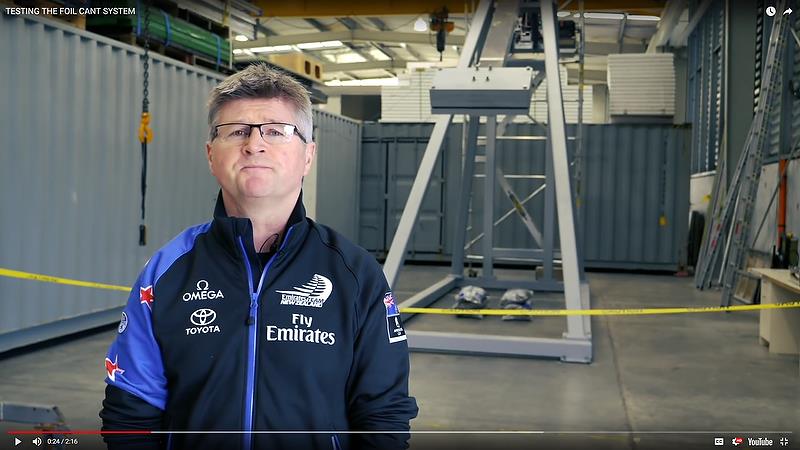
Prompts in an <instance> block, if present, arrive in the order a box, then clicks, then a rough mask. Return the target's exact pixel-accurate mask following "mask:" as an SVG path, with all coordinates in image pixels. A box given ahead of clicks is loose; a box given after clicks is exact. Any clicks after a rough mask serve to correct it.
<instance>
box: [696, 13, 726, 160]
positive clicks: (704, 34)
mask: <svg viewBox="0 0 800 450" xmlns="http://www.w3.org/2000/svg"><path fill="white" fill-rule="evenodd" d="M700 3H701V2H700V1H698V0H695V1H692V2H690V5H689V12H690V15H691V13H692V12H693V11H694V10H696V9H697V8H699V7H700ZM724 45H725V2H724V1H723V0H714V2H713V3H712V4H711V6H710V7H709V8H708V10H707V11H706V13H705V15H704V16H703V18H702V19H701V20H700V23H698V25H697V27H696V28H695V29H694V31H693V32H692V34H691V35H690V36H689V42H688V52H689V71H688V72H689V73H688V75H689V78H688V88H687V89H688V95H687V98H688V102H689V105H688V108H687V113H688V120H689V122H691V123H692V165H691V170H692V173H693V174H695V173H702V172H708V171H711V170H715V169H716V168H717V161H718V158H719V150H720V145H721V143H722V120H723V117H722V112H723V105H722V98H723V96H722V88H723V84H724V79H723V77H724V73H725V72H724V70H725V64H726V63H725V61H724V54H725V49H724Z"/></svg>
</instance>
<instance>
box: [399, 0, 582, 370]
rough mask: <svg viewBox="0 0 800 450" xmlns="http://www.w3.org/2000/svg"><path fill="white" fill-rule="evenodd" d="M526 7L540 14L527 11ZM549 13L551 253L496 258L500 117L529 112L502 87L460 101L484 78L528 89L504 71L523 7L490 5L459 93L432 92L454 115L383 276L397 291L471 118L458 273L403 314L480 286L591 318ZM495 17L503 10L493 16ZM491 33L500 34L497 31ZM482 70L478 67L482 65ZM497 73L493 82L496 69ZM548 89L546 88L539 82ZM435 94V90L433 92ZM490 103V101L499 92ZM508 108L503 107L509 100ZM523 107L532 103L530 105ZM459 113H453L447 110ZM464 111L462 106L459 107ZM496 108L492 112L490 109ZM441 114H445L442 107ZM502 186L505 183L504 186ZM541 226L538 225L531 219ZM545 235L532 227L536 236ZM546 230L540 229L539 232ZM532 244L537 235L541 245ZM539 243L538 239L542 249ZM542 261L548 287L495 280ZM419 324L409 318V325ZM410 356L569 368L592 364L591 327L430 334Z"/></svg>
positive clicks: (419, 180) (433, 145)
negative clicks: (541, 298)
mask: <svg viewBox="0 0 800 450" xmlns="http://www.w3.org/2000/svg"><path fill="white" fill-rule="evenodd" d="M526 6H527V7H530V6H533V5H530V4H526ZM538 7H539V8H540V11H541V19H542V35H543V41H544V55H545V64H544V66H545V70H544V73H545V74H546V76H545V80H544V81H545V82H546V83H547V85H546V86H547V103H548V124H547V128H548V130H547V131H548V132H547V139H548V145H547V164H546V166H547V170H546V182H547V186H548V188H547V190H546V192H545V215H544V221H543V222H544V232H543V233H542V234H541V235H540V236H539V233H533V231H532V233H533V234H536V235H537V236H534V238H535V240H537V241H539V242H541V243H542V249H541V250H538V251H537V250H527V251H526V250H520V249H496V248H494V245H493V243H494V239H493V228H494V223H493V222H494V217H493V211H494V191H495V189H496V182H499V181H500V179H502V178H503V176H502V173H500V174H498V170H497V165H496V158H495V150H496V144H497V128H498V126H497V125H498V124H497V115H498V114H519V113H520V110H521V108H520V107H519V106H518V105H517V103H516V102H515V99H516V100H517V101H518V97H520V96H521V95H520V92H519V91H518V92H516V94H513V93H512V94H511V95H509V90H512V89H515V88H516V89H519V87H517V86H519V84H516V85H514V86H515V87H506V88H502V87H497V88H495V89H496V91H495V92H496V95H494V96H489V97H488V98H487V95H486V94H487V92H486V91H482V90H480V89H476V90H475V91H474V92H471V91H470V90H469V89H464V90H463V91H461V95H458V92H459V91H458V89H461V88H463V87H464V86H469V82H470V81H469V79H470V77H471V78H472V82H473V83H474V82H475V81H476V79H478V78H480V80H483V79H484V77H485V82H486V83H487V86H488V85H489V84H490V79H491V82H492V83H496V79H497V78H501V79H504V80H515V81H516V80H519V78H518V77H517V74H518V72H513V71H519V70H523V71H524V70H526V69H517V68H502V67H503V66H504V63H505V62H506V55H507V54H508V49H509V45H510V41H511V36H512V33H513V29H514V25H515V23H516V18H517V17H518V14H519V9H520V5H519V4H517V2H498V3H497V4H496V5H495V6H494V7H493V6H492V2H490V1H486V0H484V1H482V2H481V4H480V6H479V7H478V9H477V11H476V13H475V16H474V19H473V23H472V26H471V27H470V31H469V34H468V35H467V38H466V41H465V45H464V49H463V51H462V54H461V58H460V60H459V63H458V67H457V69H453V70H452V72H451V73H449V74H448V76H446V77H442V78H445V79H447V80H448V82H447V84H448V86H449V87H450V89H451V92H450V94H451V95H449V96H447V95H445V96H442V94H440V93H439V92H438V91H439V89H440V86H439V85H436V89H437V92H435V93H434V92H433V91H432V95H431V104H432V106H433V110H434V113H441V112H443V113H446V114H447V115H444V116H440V117H439V118H437V120H436V124H435V126H434V129H433V132H432V134H431V138H430V140H429V142H428V146H427V148H426V150H425V155H424V157H423V159H422V162H421V164H420V167H419V171H418V173H417V177H416V179H415V180H414V184H413V186H412V188H411V193H410V195H409V198H408V202H407V203H406V207H405V209H404V211H403V215H402V217H401V219H400V223H399V225H398V228H397V231H396V233H395V236H394V240H393V241H392V245H391V248H390V250H389V254H388V256H387V258H386V262H385V264H384V273H385V274H386V277H387V280H388V281H389V284H390V285H394V283H395V281H396V279H397V275H398V273H399V271H400V268H401V266H402V263H403V259H404V257H405V252H406V247H407V245H408V241H409V238H410V235H411V232H412V229H413V226H414V223H415V222H416V220H417V216H418V215H419V210H420V206H421V204H422V201H423V197H424V195H425V190H426V187H427V185H428V182H429V180H430V178H431V174H432V171H433V168H434V165H435V163H436V159H437V157H438V155H439V151H440V148H441V145H442V141H443V139H444V135H445V132H446V131H447V128H448V126H449V124H450V122H451V120H452V114H454V113H460V114H468V115H469V122H468V125H467V131H466V135H467V139H466V142H465V149H464V161H463V170H462V175H461V189H460V198H459V203H458V208H457V210H456V213H457V218H456V228H455V233H454V240H453V258H452V265H451V273H450V274H449V275H448V276H446V277H445V278H443V279H442V280H440V281H438V282H437V283H434V284H433V285H431V286H430V287H428V288H427V289H424V290H422V291H421V292H419V293H418V294H416V295H414V296H413V297H411V298H410V299H408V300H406V301H405V302H403V303H401V304H400V307H401V308H407V307H427V306H429V305H430V304H432V303H433V302H435V301H436V300H438V299H439V298H441V296H443V295H444V294H446V293H448V292H449V291H451V290H452V289H454V288H457V287H460V286H464V285H467V284H470V285H479V286H481V287H484V288H488V289H505V288H528V289H536V290H541V291H557V292H564V297H565V305H566V307H567V309H570V310H583V309H589V295H590V293H589V285H588V283H587V282H586V281H585V278H584V277H583V269H582V267H581V265H580V262H579V261H580V259H579V255H578V247H577V239H576V230H575V206H574V204H573V199H572V189H571V186H570V184H571V180H572V178H571V176H570V173H569V172H570V171H569V161H568V157H567V138H566V129H565V125H564V105H563V102H562V93H561V82H560V73H559V67H558V43H557V28H558V27H557V22H556V15H555V9H554V5H553V3H552V2H551V1H550V0H544V1H542V2H539V5H538ZM493 8H494V9H493ZM490 24H491V27H490V26H489V25H490ZM474 60H477V62H476V63H475V64H473V61H474ZM493 67H494V68H495V70H494V73H492V68H493ZM527 73H528V75H527V77H528V79H527V85H526V86H525V87H522V90H523V91H524V90H526V89H527V97H528V98H527V100H528V101H527V102H524V103H526V106H525V108H524V109H525V110H527V105H528V104H529V99H530V93H531V91H532V90H533V89H531V86H532V84H533V80H531V76H530V74H531V72H530V70H529V69H528V72H527ZM539 81H541V78H540V77H539ZM434 84H436V83H434ZM490 93H491V92H490ZM504 96H505V98H506V99H507V100H503V98H504ZM522 97H523V99H524V97H525V96H524V95H522ZM448 99H449V100H451V101H452V102H453V103H450V104H447V100H448ZM456 103H457V104H456ZM487 103H490V104H487ZM437 105H438V106H437ZM481 116H485V117H486V139H485V141H486V142H485V155H483V158H482V159H481V161H482V162H483V163H484V167H485V171H484V177H485V178H484V179H485V182H484V201H483V208H484V212H483V219H482V221H483V232H484V237H483V243H482V250H483V255H482V263H483V264H482V276H481V277H479V278H470V279H468V280H467V279H465V278H464V275H463V271H464V257H465V250H464V244H465V240H466V225H467V220H468V214H469V208H468V204H469V196H470V193H471V191H472V180H473V174H474V172H475V163H476V159H477V158H476V148H477V146H478V127H479V124H480V117H481ZM500 184H501V186H502V185H503V183H502V182H501V183H500ZM556 214H557V215H558V216H557V218H558V232H559V241H560V247H561V248H560V252H559V254H558V255H557V254H556V250H555V249H554V237H555V230H556V226H555V219H556ZM531 223H532V219H531ZM531 228H533V229H536V227H535V226H534V227H529V229H531ZM537 230H538V229H537ZM533 234H532V235H533ZM536 237H539V239H536ZM511 255H514V256H520V255H523V256H525V257H530V256H534V257H538V258H539V259H540V260H541V261H542V263H543V266H544V273H545V277H544V278H543V279H539V280H536V279H535V277H532V279H531V280H529V281H521V282H520V281H513V282H512V281H507V280H500V279H498V278H497V276H496V275H495V274H494V271H493V264H494V260H495V258H498V257H503V256H506V257H507V256H511ZM556 256H560V260H561V266H562V272H563V282H559V281H555V280H553V278H552V272H553V265H554V262H555V261H554V260H555V257H556ZM411 317H413V316H409V315H407V316H406V319H410V318H411ZM408 336H409V347H410V348H411V349H412V350H430V351H438V352H452V353H481V354H500V355H514V356H528V357H531V356H544V357H555V358H560V359H561V360H563V361H570V362H583V363H588V362H591V360H592V340H591V324H590V320H589V317H588V316H577V315H573V316H568V317H567V330H566V332H565V333H564V335H563V337H562V338H559V339H553V338H522V337H509V336H498V335H483V334H477V335H473V334H464V333H444V332H431V331H415V330H409V332H408Z"/></svg>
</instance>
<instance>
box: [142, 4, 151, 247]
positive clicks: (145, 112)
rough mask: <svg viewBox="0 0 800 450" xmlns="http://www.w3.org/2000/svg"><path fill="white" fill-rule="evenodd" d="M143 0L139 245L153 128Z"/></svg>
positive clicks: (144, 242)
mask: <svg viewBox="0 0 800 450" xmlns="http://www.w3.org/2000/svg"><path fill="white" fill-rule="evenodd" d="M147 3H149V2H145V7H144V75H143V82H142V119H141V122H139V142H141V144H142V180H141V189H142V221H141V223H140V224H139V245H141V246H144V245H147V227H146V226H145V224H144V218H145V198H146V194H147V144H149V143H150V142H151V141H152V140H153V130H152V129H151V128H150V101H149V100H148V95H149V92H148V85H149V82H150V79H149V78H150V8H149V7H148V5H147Z"/></svg>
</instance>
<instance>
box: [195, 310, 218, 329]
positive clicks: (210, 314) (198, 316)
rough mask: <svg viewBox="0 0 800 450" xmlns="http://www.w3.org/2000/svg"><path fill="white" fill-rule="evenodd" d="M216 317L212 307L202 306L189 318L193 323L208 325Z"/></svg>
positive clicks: (199, 325)
mask: <svg viewBox="0 0 800 450" xmlns="http://www.w3.org/2000/svg"><path fill="white" fill-rule="evenodd" d="M216 318H217V313H215V312H214V310H213V309H208V308H203V309H198V310H197V311H195V312H193V313H192V317H190V318H189V320H191V321H192V323H193V324H195V325H197V326H198V327H201V326H203V325H209V324H211V323H212V322H214V320H216Z"/></svg>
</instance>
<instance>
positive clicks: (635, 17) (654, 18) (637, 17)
mask: <svg viewBox="0 0 800 450" xmlns="http://www.w3.org/2000/svg"><path fill="white" fill-rule="evenodd" d="M628 20H647V21H651V22H658V21H659V20H661V17H658V16H640V15H638V14H631V15H629V16H628Z"/></svg>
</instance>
